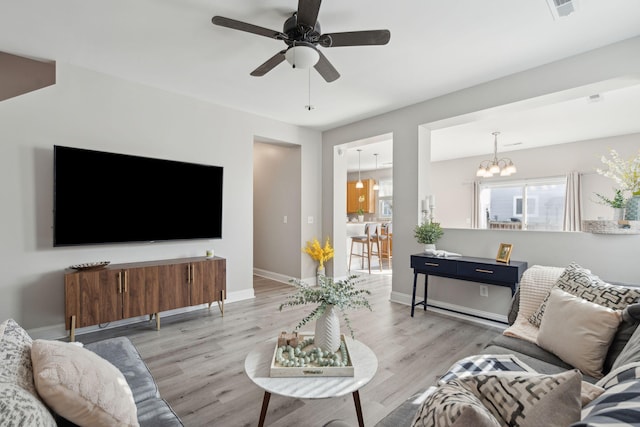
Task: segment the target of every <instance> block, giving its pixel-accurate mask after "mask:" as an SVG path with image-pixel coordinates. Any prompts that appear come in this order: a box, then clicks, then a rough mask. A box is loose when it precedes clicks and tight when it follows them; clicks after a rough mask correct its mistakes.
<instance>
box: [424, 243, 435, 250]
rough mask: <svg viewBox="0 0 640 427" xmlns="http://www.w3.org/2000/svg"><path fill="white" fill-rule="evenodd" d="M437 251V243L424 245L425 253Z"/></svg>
mask: <svg viewBox="0 0 640 427" xmlns="http://www.w3.org/2000/svg"><path fill="white" fill-rule="evenodd" d="M435 250H436V245H435V243H427V244H426V245H424V251H425V252H432V251H435Z"/></svg>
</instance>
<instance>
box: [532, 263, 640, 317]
mask: <svg viewBox="0 0 640 427" xmlns="http://www.w3.org/2000/svg"><path fill="white" fill-rule="evenodd" d="M554 288H559V289H561V290H563V291H565V292H568V293H570V294H571V295H575V296H577V297H580V298H582V299H584V300H587V301H591V302H593V303H596V304H599V305H602V306H604V307H609V308H613V309H618V310H623V309H624V308H625V307H626V306H628V305H629V304H633V303H635V302H637V301H638V298H640V289H638V288H633V287H627V286H616V285H611V284H609V283H605V282H604V281H602V280H601V279H600V278H599V277H598V276H596V275H595V274H592V273H591V271H589V270H587V269H586V268H582V267H581V266H580V265H578V264H576V263H571V264H570V265H569V266H568V267H567V268H566V269H565V270H564V271H563V273H562V275H561V276H560V277H559V278H558V281H557V282H556V284H555V286H554ZM548 298H549V294H547V296H546V297H545V299H544V300H543V301H542V303H541V304H540V306H539V307H538V309H537V310H536V311H535V312H534V313H533V314H531V316H529V318H528V320H529V322H531V323H532V324H533V325H535V326H538V327H540V323H541V322H542V318H543V317H544V313H545V308H546V305H547V299H548Z"/></svg>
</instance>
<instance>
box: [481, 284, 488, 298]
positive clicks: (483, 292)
mask: <svg viewBox="0 0 640 427" xmlns="http://www.w3.org/2000/svg"><path fill="white" fill-rule="evenodd" d="M480 296H481V297H488V296H489V287H488V286H487V285H480Z"/></svg>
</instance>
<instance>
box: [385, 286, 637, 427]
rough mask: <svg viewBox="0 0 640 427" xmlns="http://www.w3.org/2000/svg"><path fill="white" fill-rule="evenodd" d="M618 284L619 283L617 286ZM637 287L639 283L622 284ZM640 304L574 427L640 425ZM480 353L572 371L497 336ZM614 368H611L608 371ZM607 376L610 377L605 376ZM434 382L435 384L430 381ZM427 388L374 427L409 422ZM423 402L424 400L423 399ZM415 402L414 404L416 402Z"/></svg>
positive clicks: (514, 310)
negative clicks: (597, 393) (599, 390)
mask: <svg viewBox="0 0 640 427" xmlns="http://www.w3.org/2000/svg"><path fill="white" fill-rule="evenodd" d="M617 285H620V284H617ZM622 286H625V287H632V288H637V287H640V285H622ZM519 291H520V290H518V292H516V294H515V295H514V297H513V300H512V303H511V309H510V311H509V325H510V326H511V325H513V324H514V322H515V320H516V318H518V310H519V306H520V292H519ZM639 320H640V304H634V305H633V306H628V307H627V309H626V310H625V311H624V312H623V321H622V323H621V324H620V326H619V327H618V330H617V332H616V335H615V337H614V339H613V342H612V344H611V346H610V347H609V350H608V353H607V356H606V360H605V361H604V366H603V373H604V374H605V378H603V379H602V380H600V383H602V382H603V381H604V383H603V384H600V383H599V385H601V386H602V387H603V388H604V389H605V391H604V393H603V394H602V395H600V396H599V397H597V398H596V399H595V400H593V401H592V402H591V403H589V404H588V405H586V406H584V407H583V410H582V417H581V421H580V422H579V423H574V424H572V427H595V426H605V425H606V426H607V427H610V426H617V425H620V426H630V425H632V426H635V425H637V426H640V328H638V325H639V324H640V322H639ZM481 354H484V355H500V354H503V355H506V354H509V355H514V356H516V357H517V359H519V360H521V361H522V362H524V363H525V364H527V365H528V366H529V367H530V368H533V369H534V370H535V371H537V372H539V373H542V374H557V373H560V372H564V371H567V370H571V369H573V366H571V365H569V364H567V363H566V362H564V361H563V360H561V359H560V358H559V357H557V356H556V355H554V354H552V353H550V352H548V351H546V350H544V349H542V348H540V347H539V346H537V345H536V344H534V343H532V342H528V341H526V340H524V339H520V338H516V337H512V336H505V335H503V334H499V335H497V336H496V337H495V338H494V339H493V340H492V341H491V342H490V343H489V344H487V346H486V347H485V348H484V349H483V350H482V352H481ZM612 368H615V369H614V370H613V372H612ZM607 374H608V375H607ZM583 381H587V382H590V383H594V384H595V383H596V382H598V381H599V380H598V379H597V378H593V377H590V376H587V375H583ZM434 386H435V384H434ZM425 391H426V390H420V391H419V392H418V393H416V394H414V395H413V396H411V397H409V399H407V400H406V401H405V402H403V403H402V404H401V405H400V406H398V407H397V408H395V409H394V410H393V411H392V412H391V413H390V414H388V415H387V416H386V417H385V418H383V419H382V420H381V421H380V422H379V423H377V424H376V426H377V427H400V426H411V425H412V422H413V420H414V417H415V415H416V413H417V412H418V411H419V409H420V407H421V405H422V404H421V402H420V396H424V395H425ZM422 400H424V398H423V399H422ZM417 402H418V403H417Z"/></svg>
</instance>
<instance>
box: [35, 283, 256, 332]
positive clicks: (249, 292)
mask: <svg viewBox="0 0 640 427" xmlns="http://www.w3.org/2000/svg"><path fill="white" fill-rule="evenodd" d="M252 298H255V294H254V292H253V288H251V289H243V290H241V291H235V292H229V293H228V294H227V297H226V298H225V300H224V303H225V305H227V304H231V303H234V302H238V301H244V300H247V299H252ZM208 307H209V304H200V305H194V306H190V307H182V308H176V309H174V310H167V311H162V312H160V320H161V323H162V319H163V318H166V317H169V316H175V315H177V314H183V313H190V312H192V311H197V310H202V309H205V308H208ZM214 309H215V310H217V309H218V307H217V304H215V303H214V304H212V305H211V310H214ZM225 309H227V307H225ZM140 322H149V316H138V317H130V318H128V319H122V320H116V321H113V322H109V324H108V325H107V326H105V327H102V328H101V327H100V326H98V325H94V326H87V327H84V328H77V329H76V339H77V340H78V341H82V339H78V337H79V336H81V335H83V334H89V333H91V332H97V331H102V330H106V329H113V328H118V327H120V326H127V325H133V324H134V323H140ZM153 324H154V325H155V320H154V321H153ZM27 332H28V333H29V336H31V338H33V339H34V340H35V339H45V340H59V339H64V338H67V337H68V336H69V332H68V331H67V330H66V329H65V325H64V323H60V324H57V325H53V326H43V327H41V328H33V329H28V330H27Z"/></svg>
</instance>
